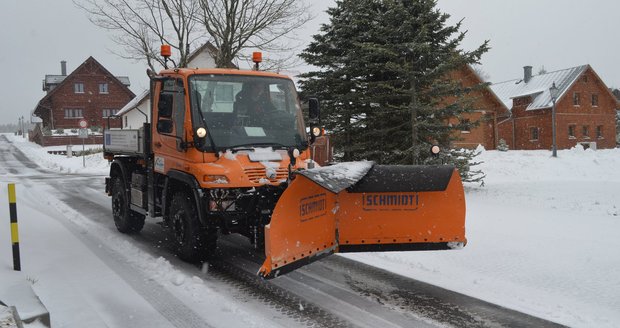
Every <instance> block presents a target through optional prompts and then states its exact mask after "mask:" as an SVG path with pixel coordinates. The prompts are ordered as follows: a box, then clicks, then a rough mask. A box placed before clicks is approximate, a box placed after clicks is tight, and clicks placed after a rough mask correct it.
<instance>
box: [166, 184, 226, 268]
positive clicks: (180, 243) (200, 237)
mask: <svg viewBox="0 0 620 328" xmlns="http://www.w3.org/2000/svg"><path fill="white" fill-rule="evenodd" d="M169 218H170V227H171V230H172V233H173V235H174V239H175V242H176V246H175V248H176V253H177V255H178V256H179V257H180V258H181V259H182V260H184V261H188V262H198V261H201V260H204V259H206V258H207V257H208V255H209V254H210V253H212V252H213V251H214V250H215V247H216V241H217V235H216V234H214V233H207V230H206V228H204V227H203V226H202V225H201V224H200V222H199V220H198V212H197V209H196V204H195V202H194V201H193V198H192V197H191V196H189V195H188V194H187V193H185V192H182V191H178V192H176V193H174V195H173V196H172V201H171V203H170V216H169Z"/></svg>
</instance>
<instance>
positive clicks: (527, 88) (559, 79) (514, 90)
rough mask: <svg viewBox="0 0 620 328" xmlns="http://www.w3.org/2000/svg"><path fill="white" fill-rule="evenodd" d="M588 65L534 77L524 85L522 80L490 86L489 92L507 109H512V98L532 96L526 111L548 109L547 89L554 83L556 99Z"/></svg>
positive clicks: (549, 102) (549, 95) (550, 101)
mask: <svg viewBox="0 0 620 328" xmlns="http://www.w3.org/2000/svg"><path fill="white" fill-rule="evenodd" d="M588 67H589V66H588V65H583V66H577V67H572V68H567V69H563V70H559V71H555V72H549V73H544V74H540V75H534V76H532V78H531V79H530V80H529V81H528V82H527V83H525V81H524V80H522V79H518V80H510V81H506V82H500V83H495V84H492V85H491V90H493V92H495V94H496V95H497V96H498V97H499V99H500V100H501V101H502V102H503V103H504V105H506V107H507V108H509V109H511V108H512V100H513V99H514V98H519V97H524V96H532V103H531V104H530V105H529V106H527V109H526V110H535V109H542V108H549V107H551V106H552V105H553V102H552V100H551V94H550V92H549V88H551V86H552V85H553V83H555V85H556V87H557V88H558V91H559V94H558V99H559V98H561V97H562V96H563V95H564V93H565V92H566V91H567V90H568V88H570V86H571V85H573V83H574V82H575V81H576V80H577V78H578V77H579V76H580V75H581V74H582V73H583V72H585V71H586V69H588Z"/></svg>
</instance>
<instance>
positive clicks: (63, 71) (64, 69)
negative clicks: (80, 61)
mask: <svg viewBox="0 0 620 328" xmlns="http://www.w3.org/2000/svg"><path fill="white" fill-rule="evenodd" d="M60 74H61V75H62V76H67V62H66V61H64V60H63V61H61V62H60Z"/></svg>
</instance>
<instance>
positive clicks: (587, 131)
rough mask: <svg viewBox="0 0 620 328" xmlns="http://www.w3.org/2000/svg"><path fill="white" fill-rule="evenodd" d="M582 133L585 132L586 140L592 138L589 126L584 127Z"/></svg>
mask: <svg viewBox="0 0 620 328" xmlns="http://www.w3.org/2000/svg"><path fill="white" fill-rule="evenodd" d="M582 132H583V137H584V138H590V127H589V126H587V125H584V126H583V129H582Z"/></svg>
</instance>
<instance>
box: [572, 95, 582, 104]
mask: <svg viewBox="0 0 620 328" xmlns="http://www.w3.org/2000/svg"><path fill="white" fill-rule="evenodd" d="M573 105H575V106H579V105H581V98H580V96H579V92H575V93H573Z"/></svg>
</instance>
